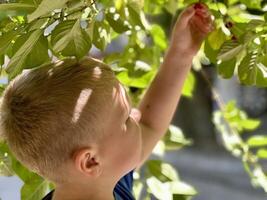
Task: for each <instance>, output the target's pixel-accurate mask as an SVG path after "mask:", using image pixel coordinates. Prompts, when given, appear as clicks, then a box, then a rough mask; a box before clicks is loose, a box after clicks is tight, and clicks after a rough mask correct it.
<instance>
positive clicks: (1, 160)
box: [0, 142, 14, 176]
mask: <svg viewBox="0 0 267 200" xmlns="http://www.w3.org/2000/svg"><path fill="white" fill-rule="evenodd" d="M12 175H14V172H13V170H12V159H11V155H10V152H9V149H8V146H7V144H6V143H4V142H1V143H0V176H12Z"/></svg>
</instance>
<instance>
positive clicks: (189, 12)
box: [179, 5, 195, 25]
mask: <svg viewBox="0 0 267 200" xmlns="http://www.w3.org/2000/svg"><path fill="white" fill-rule="evenodd" d="M194 14H195V9H194V5H191V6H189V7H187V8H186V9H185V10H184V11H183V12H182V13H181V15H180V17H179V21H180V23H181V24H183V25H187V24H188V22H189V20H190V19H191V18H192V17H193V16H194Z"/></svg>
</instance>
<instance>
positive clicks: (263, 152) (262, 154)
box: [257, 149, 267, 159]
mask: <svg viewBox="0 0 267 200" xmlns="http://www.w3.org/2000/svg"><path fill="white" fill-rule="evenodd" d="M257 156H258V157H259V158H261V159H267V149H259V150H258V151H257Z"/></svg>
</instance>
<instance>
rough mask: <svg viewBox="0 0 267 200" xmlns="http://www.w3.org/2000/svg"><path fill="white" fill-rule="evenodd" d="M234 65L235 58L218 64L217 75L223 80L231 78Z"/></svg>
mask: <svg viewBox="0 0 267 200" xmlns="http://www.w3.org/2000/svg"><path fill="white" fill-rule="evenodd" d="M235 65H236V58H232V59H231V60H227V61H224V62H221V63H220V64H218V65H217V70H218V73H219V74H220V75H221V76H222V77H223V78H231V77H232V76H233V74H234V71H235Z"/></svg>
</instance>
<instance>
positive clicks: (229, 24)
mask: <svg viewBox="0 0 267 200" xmlns="http://www.w3.org/2000/svg"><path fill="white" fill-rule="evenodd" d="M225 26H226V28H232V27H233V26H234V24H233V23H232V22H226V23H225Z"/></svg>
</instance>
